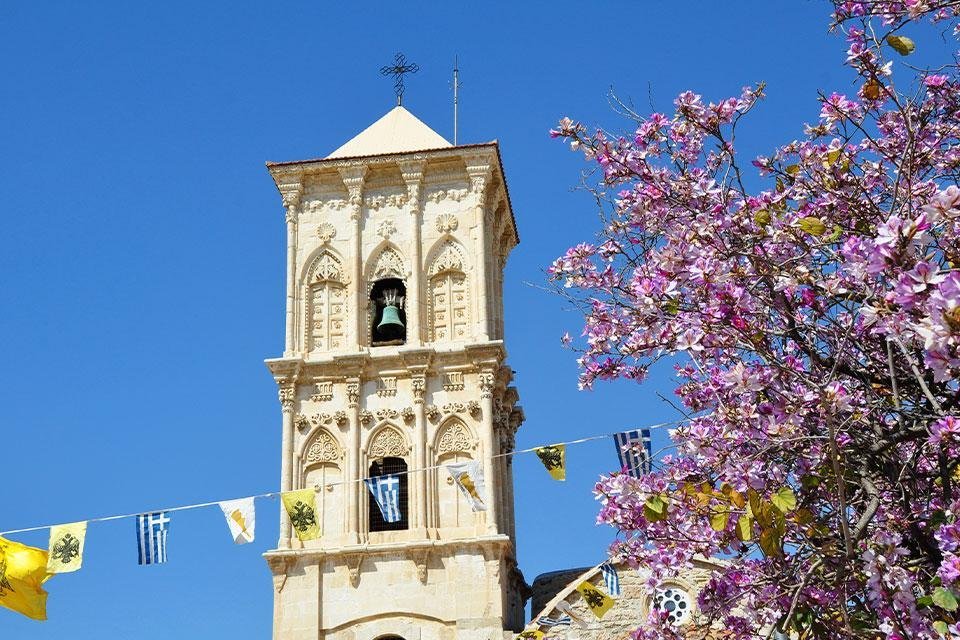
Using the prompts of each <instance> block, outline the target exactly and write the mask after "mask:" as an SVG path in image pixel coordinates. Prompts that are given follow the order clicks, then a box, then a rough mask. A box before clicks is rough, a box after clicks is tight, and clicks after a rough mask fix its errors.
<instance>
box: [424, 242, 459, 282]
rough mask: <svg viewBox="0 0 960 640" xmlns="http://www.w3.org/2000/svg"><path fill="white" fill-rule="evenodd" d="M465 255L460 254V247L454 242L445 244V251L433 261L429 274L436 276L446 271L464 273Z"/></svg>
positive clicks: (441, 251)
mask: <svg viewBox="0 0 960 640" xmlns="http://www.w3.org/2000/svg"><path fill="white" fill-rule="evenodd" d="M463 263H464V260H463V254H462V253H461V252H460V246H459V245H458V244H457V243H456V242H453V241H452V240H447V242H445V243H444V245H443V249H441V250H440V252H439V253H438V254H437V257H436V258H434V259H433V263H432V264H431V265H430V269H429V270H428V272H427V273H429V274H430V276H435V275H437V274H438V273H442V272H444V271H463Z"/></svg>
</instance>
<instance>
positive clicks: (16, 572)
mask: <svg viewBox="0 0 960 640" xmlns="http://www.w3.org/2000/svg"><path fill="white" fill-rule="evenodd" d="M49 578H50V574H49V573H47V552H46V551H44V550H43V549H37V548H36V547H28V546H27V545H25V544H20V543H19V542H14V541H12V540H7V539H6V538H0V606H4V607H6V608H7V609H12V610H13V611H16V612H17V613H22V614H23V615H25V616H27V617H28V618H33V619H34V620H46V619H47V592H46V591H44V590H43V588H41V586H40V585H42V584H43V583H44V582H46V581H47V579H49Z"/></svg>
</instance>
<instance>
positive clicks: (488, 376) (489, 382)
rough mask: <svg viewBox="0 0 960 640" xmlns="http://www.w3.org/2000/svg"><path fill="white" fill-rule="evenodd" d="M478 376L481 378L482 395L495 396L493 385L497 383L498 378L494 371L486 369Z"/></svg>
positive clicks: (483, 396) (486, 396) (482, 396)
mask: <svg viewBox="0 0 960 640" xmlns="http://www.w3.org/2000/svg"><path fill="white" fill-rule="evenodd" d="M478 377H479V379H480V385H479V386H480V397H481V398H491V397H493V387H494V385H495V384H496V379H495V377H494V375H493V373H492V372H490V371H484V372H482V373H481V374H480V375H479V376H478Z"/></svg>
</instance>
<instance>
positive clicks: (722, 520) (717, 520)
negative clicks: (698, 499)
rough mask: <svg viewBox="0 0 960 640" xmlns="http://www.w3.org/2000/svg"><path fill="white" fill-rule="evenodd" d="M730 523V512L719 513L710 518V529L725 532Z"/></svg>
mask: <svg viewBox="0 0 960 640" xmlns="http://www.w3.org/2000/svg"><path fill="white" fill-rule="evenodd" d="M729 521H730V512H729V511H726V510H724V511H718V512H717V513H714V514H712V515H711V516H710V528H711V529H713V530H714V531H723V530H724V529H726V528H727V522H729Z"/></svg>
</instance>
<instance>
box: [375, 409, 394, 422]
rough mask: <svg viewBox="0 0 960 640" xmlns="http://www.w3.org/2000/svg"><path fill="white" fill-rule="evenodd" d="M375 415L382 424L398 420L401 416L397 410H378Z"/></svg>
mask: <svg viewBox="0 0 960 640" xmlns="http://www.w3.org/2000/svg"><path fill="white" fill-rule="evenodd" d="M373 415H375V416H376V417H377V420H378V421H380V422H382V421H384V420H396V418H397V416H399V415H400V414H399V413H398V412H397V410H396V409H377V410H376V411H375V412H374V414H373Z"/></svg>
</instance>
